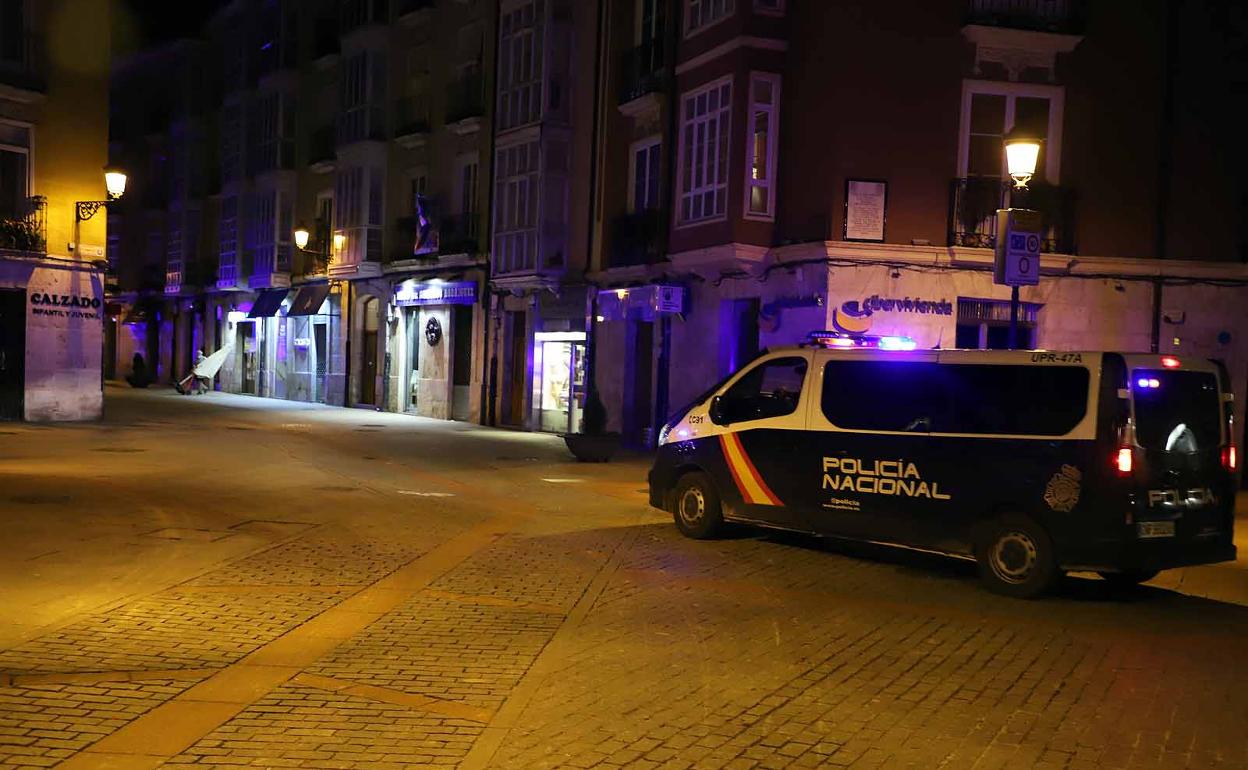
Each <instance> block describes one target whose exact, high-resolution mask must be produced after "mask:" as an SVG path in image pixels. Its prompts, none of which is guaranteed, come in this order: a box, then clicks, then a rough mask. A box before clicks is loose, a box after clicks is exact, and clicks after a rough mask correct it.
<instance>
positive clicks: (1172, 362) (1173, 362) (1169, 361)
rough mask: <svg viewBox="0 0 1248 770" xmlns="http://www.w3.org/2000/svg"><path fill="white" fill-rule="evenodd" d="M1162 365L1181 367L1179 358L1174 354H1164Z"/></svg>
mask: <svg viewBox="0 0 1248 770" xmlns="http://www.w3.org/2000/svg"><path fill="white" fill-rule="evenodd" d="M1161 365H1162V366H1164V367H1166V368H1167V369H1177V368H1179V359H1177V358H1175V357H1174V356H1162V357H1161Z"/></svg>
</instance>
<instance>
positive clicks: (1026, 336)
mask: <svg viewBox="0 0 1248 770" xmlns="http://www.w3.org/2000/svg"><path fill="white" fill-rule="evenodd" d="M1042 307H1043V305H1040V304H1037V303H1034V302H1022V303H1019V310H1018V341H1017V343H1016V347H1017V348H1018V349H1019V350H1031V349H1033V348H1035V347H1036V327H1037V321H1038V319H1039V315H1040V309H1041V308H1042ZM956 347H958V348H961V349H963V350H1008V349H1009V347H1010V303H1009V302H1007V301H1004V300H995V299H967V298H963V297H959V298H958V327H957V339H956Z"/></svg>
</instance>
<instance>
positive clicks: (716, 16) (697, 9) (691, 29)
mask: <svg viewBox="0 0 1248 770" xmlns="http://www.w3.org/2000/svg"><path fill="white" fill-rule="evenodd" d="M686 3H687V4H686V6H685V35H692V34H694V33H695V32H700V31H701V30H703V29H706V28H707V27H709V26H711V25H712V24H714V23H715V22H717V21H719V20H721V19H723V18H726V17H727V16H730V15H731V14H732V12H733V10H734V5H735V3H734V0H686Z"/></svg>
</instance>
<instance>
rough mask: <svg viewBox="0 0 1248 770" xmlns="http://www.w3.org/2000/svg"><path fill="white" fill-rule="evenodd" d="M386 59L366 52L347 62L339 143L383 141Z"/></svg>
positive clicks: (342, 93)
mask: <svg viewBox="0 0 1248 770" xmlns="http://www.w3.org/2000/svg"><path fill="white" fill-rule="evenodd" d="M385 99H386V59H385V57H384V56H382V55H380V54H378V53H375V52H368V51H365V52H363V53H359V54H356V55H355V56H352V57H351V58H349V59H347V60H346V62H345V63H344V64H343V68H342V80H341V104H342V113H341V115H339V118H338V141H339V142H358V141H361V140H363V139H378V138H381V135H382V133H383V132H384V130H385V110H384V109H383V108H382V105H383V104H385Z"/></svg>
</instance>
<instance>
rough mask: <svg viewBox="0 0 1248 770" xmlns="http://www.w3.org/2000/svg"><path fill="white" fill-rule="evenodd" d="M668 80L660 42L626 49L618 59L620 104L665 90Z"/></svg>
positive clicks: (655, 41) (650, 41)
mask: <svg viewBox="0 0 1248 770" xmlns="http://www.w3.org/2000/svg"><path fill="white" fill-rule="evenodd" d="M669 78H670V72H669V70H668V68H667V58H666V56H665V52H664V50H663V41H662V40H649V41H647V42H645V43H642V44H641V45H639V46H637V47H636V48H630V49H628V50H627V51H625V52H624V54H623V56H621V58H620V83H619V89H620V90H619V102H620V104H627V103H628V102H631V101H633V100H634V99H639V98H641V97H643V96H645V95H646V94H651V93H659V92H662V91H664V90H666V88H667V84H668V82H669Z"/></svg>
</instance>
